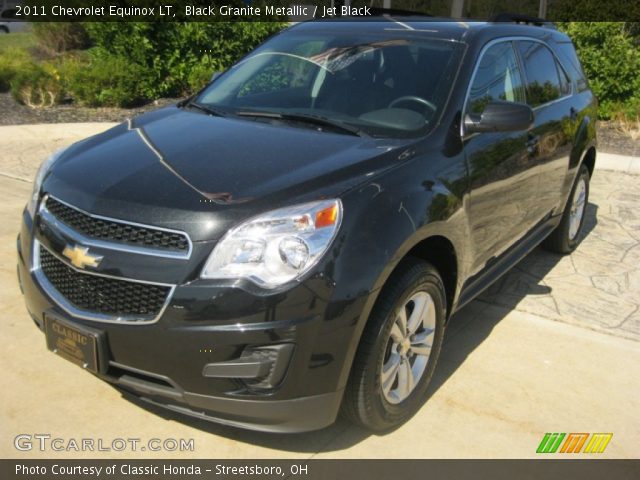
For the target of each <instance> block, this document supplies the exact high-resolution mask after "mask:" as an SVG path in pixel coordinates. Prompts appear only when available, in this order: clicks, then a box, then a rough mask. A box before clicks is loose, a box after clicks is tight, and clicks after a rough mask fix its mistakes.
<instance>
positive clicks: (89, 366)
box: [44, 314, 100, 373]
mask: <svg viewBox="0 0 640 480" xmlns="http://www.w3.org/2000/svg"><path fill="white" fill-rule="evenodd" d="M44 326H45V336H46V339H47V348H48V349H49V350H51V351H52V352H54V353H56V354H58V355H60V356H61V357H62V358H64V359H66V360H69V361H70V362H72V363H75V364H76V365H78V366H80V367H82V368H84V369H86V370H89V371H90V372H92V373H98V372H99V370H100V332H99V331H97V330H94V329H90V328H88V327H85V326H83V325H78V324H76V323H71V322H68V321H66V320H63V319H61V318H59V317H57V316H51V315H48V314H45V316H44Z"/></svg>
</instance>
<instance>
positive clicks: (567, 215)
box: [562, 165, 590, 251]
mask: <svg viewBox="0 0 640 480" xmlns="http://www.w3.org/2000/svg"><path fill="white" fill-rule="evenodd" d="M580 179H584V183H585V198H584V211H583V212H582V218H581V219H580V225H579V226H578V232H577V233H576V235H575V237H573V238H569V229H570V228H571V206H572V205H573V196H574V195H575V193H576V189H577V188H578V184H579V183H580ZM589 180H590V178H589V170H587V167H585V166H584V165H582V166H581V167H580V170H579V172H578V176H577V177H576V180H575V182H574V183H573V188H572V189H571V194H570V195H569V200H568V201H567V206H566V208H565V212H564V218H563V231H562V235H563V240H564V243H565V245H566V247H567V250H568V251H573V250H574V249H575V248H576V247H577V246H578V244H579V243H580V240H581V238H582V227H583V226H584V220H585V218H586V217H587V206H588V204H589Z"/></svg>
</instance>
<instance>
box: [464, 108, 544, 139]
mask: <svg viewBox="0 0 640 480" xmlns="http://www.w3.org/2000/svg"><path fill="white" fill-rule="evenodd" d="M533 121H534V115H533V110H532V109H531V107H530V106H529V105H525V104H523V103H515V102H498V101H496V102H490V103H488V104H487V106H486V107H485V109H484V111H483V112H482V113H481V114H467V115H465V117H464V129H465V132H466V133H483V132H517V131H521V130H528V129H529V128H531V127H532V126H533Z"/></svg>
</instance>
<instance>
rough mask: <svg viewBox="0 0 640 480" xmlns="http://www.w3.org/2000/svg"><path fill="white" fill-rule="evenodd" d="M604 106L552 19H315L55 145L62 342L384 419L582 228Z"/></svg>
mask: <svg viewBox="0 0 640 480" xmlns="http://www.w3.org/2000/svg"><path fill="white" fill-rule="evenodd" d="M595 118H596V101H595V98H594V96H593V94H592V92H591V91H590V90H589V87H588V85H587V82H586V80H585V77H584V75H583V73H582V70H581V67H580V63H579V61H578V59H577V57H576V53H575V51H574V48H573V46H572V44H571V41H570V40H569V38H568V37H567V36H566V35H564V34H562V33H560V32H558V31H557V30H555V29H554V28H552V27H551V26H548V25H545V26H535V25H522V24H516V23H473V22H472V23H454V22H447V21H441V22H439V21H434V20H431V19H430V20H427V19H421V18H415V17H412V18H392V17H387V18H384V19H382V20H380V21H361V22H355V21H349V20H348V19H347V20H343V21H333V22H324V21H313V22H306V23H302V24H298V25H295V26H293V27H291V28H288V29H286V30H284V31H283V32H281V33H279V34H278V35H275V36H274V37H272V38H271V39H269V40H268V41H267V42H265V43H264V44H263V45H261V46H260V47H259V48H257V49H256V50H254V51H253V52H252V53H250V54H249V55H248V56H247V57H245V58H244V59H242V60H241V61H239V62H238V63H237V64H235V65H234V66H233V67H231V68H230V69H229V70H227V71H226V72H224V73H222V74H221V75H219V76H217V77H216V78H215V79H214V80H213V81H212V82H211V83H210V84H209V85H208V86H207V87H206V88H204V89H203V90H202V91H201V92H200V93H198V94H197V95H195V96H194V97H192V98H190V99H187V100H185V101H183V102H180V103H178V104H177V105H175V106H170V107H168V108H163V109H160V110H156V111H153V112H150V113H146V114H144V115H141V116H139V117H137V118H135V119H133V120H130V121H128V122H126V123H123V124H121V125H119V126H116V127H114V128H112V129H110V130H108V131H106V132H105V133H102V134H100V135H96V136H94V137H91V138H88V139H86V140H83V141H81V142H78V143H76V144H74V145H72V146H71V147H69V148H67V149H66V150H64V151H61V152H57V153H56V154H54V155H53V156H52V157H51V158H50V159H49V160H47V161H46V162H44V163H43V165H42V167H41V168H40V170H39V172H38V174H37V177H36V182H35V188H34V190H33V196H32V198H31V199H30V201H29V203H28V205H27V207H26V209H25V211H24V218H23V220H24V222H23V225H22V231H21V233H20V235H19V238H18V252H19V276H20V282H21V284H22V288H23V291H24V295H25V299H26V304H27V308H28V310H29V312H30V313H31V316H32V317H33V319H34V320H35V322H36V323H37V325H38V326H39V327H40V328H41V329H42V330H43V331H44V332H45V333H46V339H47V345H48V347H49V348H50V349H51V350H53V351H55V352H57V353H58V354H60V355H62V356H64V357H65V358H67V359H69V360H72V361H74V362H76V363H78V364H79V365H81V366H83V367H84V368H85V369H87V370H89V371H91V372H92V373H94V374H95V375H98V376H99V377H100V378H102V379H104V380H107V381H109V382H112V383H113V384H115V385H116V386H118V387H119V388H122V389H124V390H127V391H128V392H130V393H133V394H135V395H137V396H138V397H140V398H142V399H144V400H146V401H148V402H151V403H153V404H157V405H161V406H163V407H166V408H168V409H171V410H173V411H176V412H181V413H184V414H188V415H193V416H196V417H200V418H204V419H209V420H213V421H216V422H220V423H224V424H228V425H235V426H241V427H246V428H253V429H258V430H267V431H289V432H291V431H303V430H312V429H317V428H321V427H324V426H326V425H329V424H331V423H332V422H333V421H334V420H335V419H336V416H337V414H338V412H339V410H340V409H342V410H343V411H344V412H345V413H346V414H347V415H348V416H349V417H350V418H351V419H353V420H354V421H355V422H357V423H359V424H361V425H364V426H366V427H368V428H371V429H374V430H385V429H389V428H391V427H394V426H396V425H398V424H399V423H401V422H403V421H404V420H406V419H407V418H408V417H409V416H411V415H412V414H413V413H414V412H415V411H416V410H417V409H418V408H419V407H420V405H421V404H422V402H423V401H424V399H425V396H426V391H427V387H428V385H429V381H430V379H431V377H432V375H433V372H434V369H435V366H436V361H437V359H438V355H439V353H440V348H441V345H442V338H443V334H444V330H445V327H446V325H447V321H448V319H449V318H451V316H452V314H453V313H455V312H456V311H457V310H459V309H460V308H461V307H462V306H463V305H465V304H466V303H468V302H469V301H470V300H472V299H473V298H474V297H476V296H477V295H478V294H479V293H480V292H481V291H482V290H483V289H485V288H486V287H487V286H488V285H490V284H491V283H492V282H493V281H495V280H496V279H497V278H498V277H499V276H500V275H502V274H503V273H505V272H506V271H507V270H508V269H509V268H511V267H512V266H513V265H514V264H515V263H516V262H518V260H520V259H521V258H522V257H523V256H524V255H525V254H527V252H529V251H530V250H531V249H533V248H534V247H535V246H536V245H538V244H539V243H541V242H543V243H544V245H546V246H547V247H548V248H550V249H552V250H554V251H556V252H562V253H568V252H571V251H572V250H573V249H574V248H575V247H576V245H577V243H578V242H579V239H580V238H581V237H580V231H581V226H582V223H583V220H584V213H585V205H586V203H587V198H588V194H589V178H590V176H591V175H592V174H593V169H594V163H595Z"/></svg>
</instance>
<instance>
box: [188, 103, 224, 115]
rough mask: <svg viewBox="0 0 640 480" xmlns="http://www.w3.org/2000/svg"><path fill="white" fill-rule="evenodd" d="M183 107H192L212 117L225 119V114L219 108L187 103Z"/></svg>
mask: <svg viewBox="0 0 640 480" xmlns="http://www.w3.org/2000/svg"><path fill="white" fill-rule="evenodd" d="M184 106H185V107H187V108H188V107H193V108H196V109H198V110H200V111H202V112H204V113H206V114H208V115H213V116H214V117H226V116H227V112H225V111H224V110H221V109H219V108H215V107H211V106H209V105H203V104H202V103H197V102H187V103H185V104H184Z"/></svg>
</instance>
